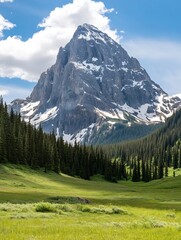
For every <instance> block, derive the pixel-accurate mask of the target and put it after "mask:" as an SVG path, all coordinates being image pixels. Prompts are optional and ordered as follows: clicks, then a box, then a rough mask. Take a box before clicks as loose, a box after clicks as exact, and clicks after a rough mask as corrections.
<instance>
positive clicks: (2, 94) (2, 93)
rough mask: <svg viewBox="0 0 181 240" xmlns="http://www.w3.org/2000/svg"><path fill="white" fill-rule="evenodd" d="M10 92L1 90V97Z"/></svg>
mask: <svg viewBox="0 0 181 240" xmlns="http://www.w3.org/2000/svg"><path fill="white" fill-rule="evenodd" d="M8 93H9V91H8V90H7V89H3V88H0V96H4V95H7V94H8Z"/></svg>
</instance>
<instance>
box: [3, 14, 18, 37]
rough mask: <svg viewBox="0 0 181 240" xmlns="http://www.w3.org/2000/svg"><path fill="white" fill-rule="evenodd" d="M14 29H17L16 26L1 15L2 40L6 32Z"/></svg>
mask: <svg viewBox="0 0 181 240" xmlns="http://www.w3.org/2000/svg"><path fill="white" fill-rule="evenodd" d="M13 27H15V24H13V23H11V22H9V21H8V20H7V19H5V18H4V17H3V16H2V15H1V14H0V38H1V37H3V31H4V30H10V29H11V28H13Z"/></svg>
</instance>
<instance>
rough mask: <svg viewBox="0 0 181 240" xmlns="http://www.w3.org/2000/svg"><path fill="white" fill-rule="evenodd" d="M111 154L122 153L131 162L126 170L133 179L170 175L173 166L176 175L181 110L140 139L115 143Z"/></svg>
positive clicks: (180, 158) (180, 146) (180, 148)
mask: <svg viewBox="0 0 181 240" xmlns="http://www.w3.org/2000/svg"><path fill="white" fill-rule="evenodd" d="M106 149H108V148H106ZM109 154H111V155H112V157H115V156H117V157H119V158H120V159H121V160H122V161H123V162H124V163H125V164H126V165H127V166H128V168H129V171H128V173H127V174H128V175H129V177H131V178H132V180H133V181H140V180H143V181H150V180H152V179H158V178H162V177H164V176H168V171H169V168H171V167H173V176H174V175H175V171H176V169H178V168H180V167H181V110H179V111H177V112H176V113H175V114H174V115H173V116H172V117H171V118H169V119H168V120H167V121H166V123H165V125H164V126H163V127H162V128H160V129H159V130H158V131H157V132H155V133H154V134H152V135H149V136H147V137H145V138H143V139H141V140H137V141H132V142H127V143H123V144H117V145H112V146H110V147H109ZM115 161H117V160H115ZM128 168H127V169H128Z"/></svg>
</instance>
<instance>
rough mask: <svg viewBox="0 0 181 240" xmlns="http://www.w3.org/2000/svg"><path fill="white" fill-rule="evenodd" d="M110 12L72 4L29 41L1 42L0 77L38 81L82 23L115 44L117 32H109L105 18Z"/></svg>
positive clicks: (85, 2) (84, 0)
mask: <svg viewBox="0 0 181 240" xmlns="http://www.w3.org/2000/svg"><path fill="white" fill-rule="evenodd" d="M112 11H113V9H107V8H106V7H105V5H104V3H103V2H94V1H93V0H81V1H80V0H74V1H73V3H70V4H67V5H64V6H63V7H57V8H55V9H54V10H53V11H52V12H51V13H50V14H49V16H48V17H47V18H45V19H44V20H43V21H42V23H40V24H39V27H41V28H42V29H40V30H39V31H38V32H37V33H35V34H34V35H33V36H32V38H30V39H28V40H27V41H25V42H24V41H22V40H21V39H20V38H18V37H15V36H14V37H8V38H7V39H5V40H1V41H0V77H18V78H21V79H25V80H29V81H37V79H38V78H39V76H40V74H41V73H42V72H43V71H45V70H46V69H47V68H48V67H50V66H51V65H52V64H53V63H54V62H55V59H56V55H57V53H58V49H59V47H60V46H64V45H65V44H66V43H67V42H68V41H69V40H70V39H71V37H72V35H73V33H74V31H75V30H76V28H77V27H78V25H82V24H83V23H89V24H92V25H95V26H96V27H98V28H99V29H100V30H102V31H104V32H106V33H107V34H108V35H110V36H111V37H112V38H114V39H115V40H117V41H118V40H119V37H118V35H117V31H116V30H114V31H113V30H111V28H110V24H109V23H110V20H109V18H108V17H107V16H106V15H105V14H106V13H109V12H112Z"/></svg>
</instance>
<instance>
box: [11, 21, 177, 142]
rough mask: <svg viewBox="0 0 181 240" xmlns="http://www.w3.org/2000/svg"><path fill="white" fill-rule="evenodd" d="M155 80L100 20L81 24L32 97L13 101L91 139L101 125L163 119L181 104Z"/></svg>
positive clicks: (46, 124)
mask: <svg viewBox="0 0 181 240" xmlns="http://www.w3.org/2000/svg"><path fill="white" fill-rule="evenodd" d="M180 103H181V100H180V99H179V98H170V97H169V96H168V95H167V94H166V93H165V92H164V91H163V90H162V89H161V88H160V86H159V85H157V84H156V83H154V82H153V81H152V80H151V79H150V77H149V75H148V73H147V72H146V70H145V69H143V68H142V67H141V66H140V64H139V62H138V60H137V59H135V58H132V57H130V56H129V55H128V53H127V52H126V51H125V50H124V49H123V48H122V47H121V45H120V44H118V43H117V42H115V41H114V40H113V39H111V38H110V37H109V36H108V35H107V34H105V33H103V32H101V31H99V30H98V29H97V28H95V27H94V26H91V25H88V24H84V25H83V26H79V27H78V28H77V30H76V32H75V33H74V35H73V38H72V39H71V41H70V42H69V43H68V44H67V45H66V46H65V47H64V48H60V50H59V53H58V55H57V60H56V63H55V64H54V65H53V66H52V67H51V68H50V69H48V70H47V71H46V72H44V73H42V74H41V76H40V79H39V81H38V83H37V85H36V86H35V88H34V89H33V91H32V93H31V95H30V97H28V98H27V99H26V100H24V101H22V100H21V101H18V100H15V101H14V102H13V103H12V107H13V108H14V109H15V110H16V111H19V112H20V113H21V114H22V117H23V118H24V119H25V120H27V121H29V120H30V122H31V123H32V124H34V125H36V126H39V124H40V123H41V125H42V127H43V129H44V130H45V131H46V132H50V131H53V130H54V131H55V132H56V134H57V135H58V136H63V137H64V139H65V140H68V141H69V142H71V141H72V142H73V141H74V140H75V139H76V140H77V141H79V142H86V143H91V139H94V137H93V136H92V134H96V132H97V131H98V130H99V129H104V127H103V126H104V125H105V126H107V127H106V130H105V132H107V131H109V129H110V128H112V126H114V124H118V123H120V124H124V125H127V126H130V125H131V124H132V123H137V124H143V123H144V124H155V123H158V122H163V121H164V120H165V119H166V118H167V117H169V116H171V115H172V114H173V112H174V111H175V110H176V109H177V108H178V107H179V106H180Z"/></svg>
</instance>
